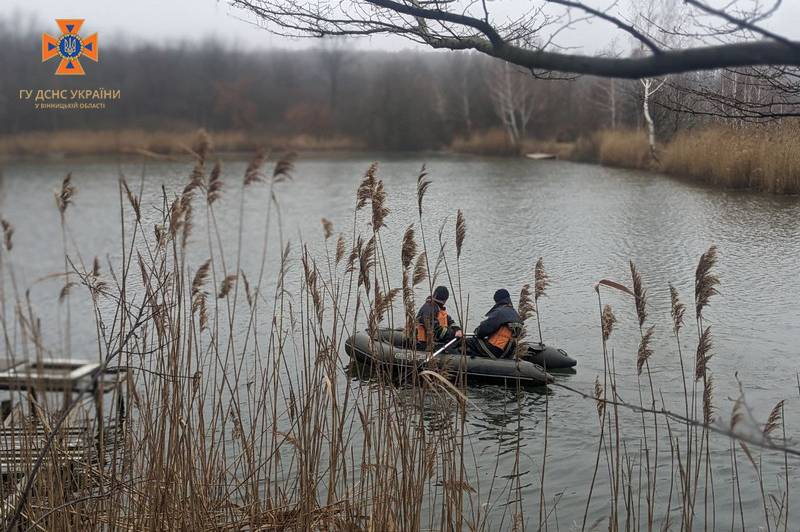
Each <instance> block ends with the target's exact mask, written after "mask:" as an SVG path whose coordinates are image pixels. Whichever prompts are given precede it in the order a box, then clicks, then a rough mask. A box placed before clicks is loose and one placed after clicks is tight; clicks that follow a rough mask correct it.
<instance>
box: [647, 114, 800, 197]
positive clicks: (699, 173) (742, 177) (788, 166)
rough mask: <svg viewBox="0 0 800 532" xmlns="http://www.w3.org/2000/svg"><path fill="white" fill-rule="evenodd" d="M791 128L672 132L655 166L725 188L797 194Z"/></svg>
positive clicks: (798, 173) (798, 162)
mask: <svg viewBox="0 0 800 532" xmlns="http://www.w3.org/2000/svg"><path fill="white" fill-rule="evenodd" d="M798 153H800V136H798V129H797V127H791V126H788V125H787V126H782V127H777V126H773V127H770V128H758V127H744V128H740V129H722V128H711V129H705V130H701V131H698V132H689V133H685V134H682V135H678V136H677V137H676V138H675V139H674V140H673V141H672V142H670V143H669V144H668V145H667V146H666V147H665V148H664V150H663V155H662V157H661V159H662V164H661V169H662V170H663V171H664V172H666V173H668V174H672V175H682V176H687V177H689V178H694V179H698V180H700V181H702V182H706V183H710V184H712V185H717V186H723V187H726V188H747V189H755V190H763V191H766V192H773V193H777V194H797V193H798V192H800V158H798V155H797V154H798Z"/></svg>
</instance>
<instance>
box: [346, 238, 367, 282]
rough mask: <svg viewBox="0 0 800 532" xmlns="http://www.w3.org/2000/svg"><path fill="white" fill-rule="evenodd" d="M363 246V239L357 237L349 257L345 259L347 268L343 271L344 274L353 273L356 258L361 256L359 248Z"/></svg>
mask: <svg viewBox="0 0 800 532" xmlns="http://www.w3.org/2000/svg"><path fill="white" fill-rule="evenodd" d="M363 246H364V239H363V238H361V235H358V239H357V240H356V243H355V245H354V246H353V249H351V250H350V255H349V256H348V257H347V268H346V269H345V272H346V273H351V272H353V271H355V268H356V261H357V260H358V257H360V256H361V248H362V247H363Z"/></svg>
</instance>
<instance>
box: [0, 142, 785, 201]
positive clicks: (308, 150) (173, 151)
mask: <svg viewBox="0 0 800 532" xmlns="http://www.w3.org/2000/svg"><path fill="white" fill-rule="evenodd" d="M795 131H796V130H795V129H794V128H792V127H791V126H768V127H762V128H756V127H752V128H743V129H729V128H719V127H717V128H708V129H703V130H697V131H689V132H683V133H678V134H677V135H675V137H674V138H672V139H671V140H670V141H669V142H667V143H664V144H660V145H659V146H658V152H657V153H658V160H653V158H652V157H651V155H650V148H649V145H648V143H647V139H646V136H645V133H644V132H643V131H636V130H602V131H598V132H595V133H593V134H591V135H588V136H586V137H581V138H579V139H577V140H576V141H574V142H559V141H552V140H537V139H530V138H528V139H525V140H523V141H522V142H521V143H520V145H519V146H517V147H511V146H510V144H509V142H508V140H507V138H506V137H505V134H504V133H503V132H501V131H499V130H490V131H487V132H483V133H478V134H475V135H473V136H472V137H471V138H470V139H456V140H454V141H453V142H452V143H450V145H448V146H445V147H443V148H441V149H431V150H422V151H420V150H416V151H396V150H381V149H376V148H371V147H369V146H367V145H366V144H364V143H363V142H360V141H357V140H355V139H353V138H349V137H343V136H338V137H337V136H314V135H277V134H270V133H264V132H246V131H221V132H212V137H213V138H214V147H213V149H214V152H215V154H216V156H217V157H219V158H221V159H234V158H241V157H249V156H252V154H253V153H255V152H256V151H257V150H258V149H259V148H261V147H264V146H269V147H271V151H272V152H273V153H286V152H297V153H301V154H302V155H303V157H306V158H315V157H323V156H331V155H338V156H346V155H351V154H365V153H369V154H413V155H423V154H435V155H462V156H477V157H499V158H520V157H525V154H526V153H532V152H538V153H550V154H553V155H555V156H556V158H557V159H559V160H564V161H570V162H576V163H586V164H598V165H601V166H608V167H611V168H625V169H632V170H642V171H648V172H654V173H658V174H662V175H665V176H668V177H673V178H676V179H680V180H682V181H685V182H691V183H698V184H703V185H707V186H711V187H714V188H718V189H722V190H751V191H759V192H767V193H770V194H775V195H797V194H800V136H798V135H796V134H795ZM197 133H198V131H197V130H192V131H187V130H183V131H169V130H153V131H146V130H142V129H123V130H104V131H77V130H64V131H58V132H50V133H45V132H29V133H21V134H18V135H4V136H0V163H2V164H8V163H12V162H20V161H22V162H28V161H45V162H53V161H63V160H79V159H82V158H105V157H114V158H137V157H146V158H149V159H155V160H159V159H160V160H165V161H175V162H181V161H186V160H187V159H190V158H191V157H192V152H191V148H190V146H192V145H194V142H195V139H196V137H197Z"/></svg>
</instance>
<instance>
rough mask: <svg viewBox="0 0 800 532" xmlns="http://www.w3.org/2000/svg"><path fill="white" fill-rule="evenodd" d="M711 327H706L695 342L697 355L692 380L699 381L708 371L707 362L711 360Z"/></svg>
mask: <svg viewBox="0 0 800 532" xmlns="http://www.w3.org/2000/svg"><path fill="white" fill-rule="evenodd" d="M711 347H712V343H711V327H706V328H705V329H704V330H703V332H702V334H701V335H700V340H698V342H697V354H696V356H695V369H694V378H695V380H700V379H702V378H703V376H704V375H705V374H706V371H707V370H708V361H709V360H711V356H712V355H711Z"/></svg>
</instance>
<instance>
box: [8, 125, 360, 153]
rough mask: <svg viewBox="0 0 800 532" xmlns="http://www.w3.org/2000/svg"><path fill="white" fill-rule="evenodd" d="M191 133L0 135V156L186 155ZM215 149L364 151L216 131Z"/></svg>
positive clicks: (337, 140) (326, 140) (338, 140)
mask: <svg viewBox="0 0 800 532" xmlns="http://www.w3.org/2000/svg"><path fill="white" fill-rule="evenodd" d="M194 137H195V131H194V130H178V131H169V130H156V131H152V130H147V131H146V130H139V129H122V130H116V129H115V130H108V131H97V130H91V131H84V130H60V131H54V132H28V133H18V134H15V135H6V136H0V155H5V156H7V157H28V156H45V157H54V156H75V157H78V156H88V155H118V154H140V153H151V154H159V155H185V154H186V153H187V148H188V147H191V146H192V142H193V140H194ZM214 144H215V146H216V149H217V151H219V152H247V153H252V152H255V151H256V150H258V149H259V148H260V147H262V146H273V147H274V149H276V150H284V151H344V150H358V149H363V148H364V146H363V144H361V143H359V142H357V141H355V140H353V139H350V138H346V137H318V136H314V135H276V134H269V133H259V132H254V131H217V132H215V133H214Z"/></svg>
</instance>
